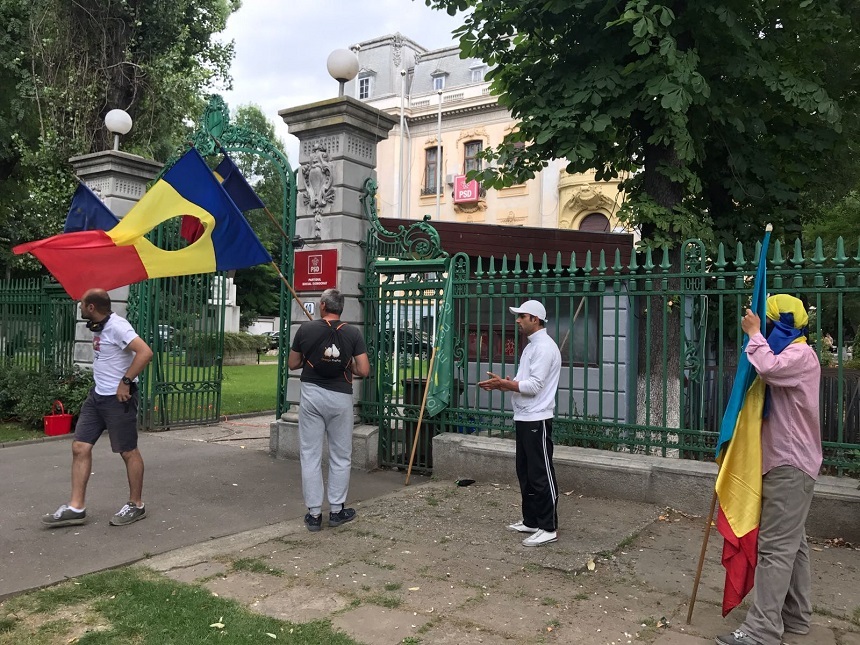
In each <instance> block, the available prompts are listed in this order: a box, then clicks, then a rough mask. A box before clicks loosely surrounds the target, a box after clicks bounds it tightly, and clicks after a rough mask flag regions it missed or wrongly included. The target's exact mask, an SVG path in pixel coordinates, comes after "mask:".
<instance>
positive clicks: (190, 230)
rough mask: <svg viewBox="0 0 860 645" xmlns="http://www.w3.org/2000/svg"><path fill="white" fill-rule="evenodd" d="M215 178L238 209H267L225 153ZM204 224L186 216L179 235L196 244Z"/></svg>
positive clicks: (216, 170)
mask: <svg viewBox="0 0 860 645" xmlns="http://www.w3.org/2000/svg"><path fill="white" fill-rule="evenodd" d="M215 177H216V178H217V179H218V181H220V182H221V185H222V186H223V187H224V190H225V191H227V194H228V195H229V196H230V199H232V200H233V203H234V204H236V207H237V208H238V209H239V210H240V211H242V212H243V213H244V212H245V211H251V210H254V209H255V208H265V207H266V205H265V204H264V203H263V200H262V199H260V197H259V196H258V195H257V193H255V192H254V189H253V188H251V184H249V183H248V182H247V180H246V179H245V177H244V176H243V175H242V172H241V171H240V170H239V168H238V167H237V166H236V164H235V163H233V160H232V159H231V158H230V157H229V156H228V155H227V153H224V158H223V159H222V160H221V163H219V164H218V167H217V168H215ZM203 230H204V227H203V224H202V223H201V222H200V220H198V219H197V218H196V217H193V216H191V215H186V216H185V217H183V218H182V226H181V228H180V232H179V234H180V235H181V236H182V238H183V239H185V240H187V241H188V243H189V244H191V243H194V242H196V241H197V240H199V239H200V236H201V235H203Z"/></svg>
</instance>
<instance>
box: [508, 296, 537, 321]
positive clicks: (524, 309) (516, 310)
mask: <svg viewBox="0 0 860 645" xmlns="http://www.w3.org/2000/svg"><path fill="white" fill-rule="evenodd" d="M508 308H509V309H510V310H511V313H512V314H531V315H532V316H537V317H538V318H540V319H541V320H543V321H544V322H546V307H544V306H543V305H542V304H541V303H540V302H538V301H537V300H526V301H525V302H524V303H523V304H521V305H520V306H519V307H508Z"/></svg>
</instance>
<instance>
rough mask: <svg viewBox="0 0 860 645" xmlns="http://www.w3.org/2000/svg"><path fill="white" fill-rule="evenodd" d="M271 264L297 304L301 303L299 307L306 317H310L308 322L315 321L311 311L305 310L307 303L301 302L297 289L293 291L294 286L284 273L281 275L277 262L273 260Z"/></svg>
mask: <svg viewBox="0 0 860 645" xmlns="http://www.w3.org/2000/svg"><path fill="white" fill-rule="evenodd" d="M270 264H271V265H272V266H273V267H275V271H277V272H278V275H279V276H281V280H282V281H283V283H284V284H285V285H287V289H289V290H290V293H291V294H293V298H295V299H296V302H297V303H299V307H301V308H302V311H304V312H305V315H306V316H307V317H308V320H313V319H314V317H313V316H311V312H310V311H308V310H307V309H305V303H303V302H302V301H301V299H300V298H299V294H297V293H296V290H295V289H293V285H291V284H290V283H289V281H288V280H287V279H286V278H285V277H284V274H283V273H281V270H280V269H279V268H278V265H277V264H275V261H274V260H272V261H271V262H270Z"/></svg>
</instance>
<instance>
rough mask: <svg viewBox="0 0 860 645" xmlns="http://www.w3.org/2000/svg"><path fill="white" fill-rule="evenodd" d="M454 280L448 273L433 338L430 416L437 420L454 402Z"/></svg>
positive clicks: (449, 272) (428, 392)
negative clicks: (452, 391) (452, 395)
mask: <svg viewBox="0 0 860 645" xmlns="http://www.w3.org/2000/svg"><path fill="white" fill-rule="evenodd" d="M453 284H454V276H453V271H451V270H449V271H448V280H447V282H446V283H445V292H444V293H443V294H442V307H441V309H440V310H439V313H438V314H437V316H436V335H435V336H434V338H433V367H432V369H431V371H430V375H429V383H428V384H427V387H428V388H429V389H428V391H427V404H426V406H425V408H424V411H425V413H426V414H427V416H431V417H432V416H436V415H437V414H439V412H441V411H442V410H444V409H445V408H447V407H448V404H449V403H450V402H451V385H452V384H451V378H452V375H453V371H454V370H453V369H452V365H451V363H452V360H453V358H454V351H453V350H454V348H453V343H454V289H453Z"/></svg>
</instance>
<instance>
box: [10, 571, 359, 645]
mask: <svg viewBox="0 0 860 645" xmlns="http://www.w3.org/2000/svg"><path fill="white" fill-rule="evenodd" d="M72 616H73V617H74V618H70V617H72ZM269 642H272V643H284V644H287V645H319V644H320V643H326V644H327V645H328V644H331V645H357V644H356V642H355V641H354V640H352V639H351V638H349V637H348V636H345V635H344V634H341V633H339V632H335V631H334V630H333V629H332V628H331V623H329V622H328V621H316V622H312V623H304V624H296V623H289V622H285V621H281V620H277V619H275V618H269V617H267V616H261V615H259V614H255V613H252V612H251V611H249V610H247V609H246V608H245V607H243V606H242V605H240V604H239V603H237V602H235V601H233V600H228V599H225V598H220V597H216V596H213V595H212V593H211V592H210V591H209V590H208V589H206V588H204V587H202V586H198V585H188V584H182V583H179V582H174V581H173V580H170V579H168V578H166V577H164V576H161V575H159V574H156V573H154V572H151V571H147V570H145V569H140V568H137V567H127V568H124V569H114V570H111V571H104V572H101V573H94V574H91V575H87V576H82V577H80V578H76V579H73V580H70V581H68V582H65V583H63V584H60V585H57V586H56V587H51V588H49V589H44V590H41V591H35V592H31V593H28V594H24V595H21V596H17V597H15V598H12V599H11V600H7V601H5V602H4V603H3V604H2V605H0V645H13V644H14V645H31V644H32V645H35V644H37V643H80V644H81V645H83V644H84V643H86V645H108V644H117V643H129V644H131V643H229V644H231V645H244V644H247V645H252V644H253V645H259V644H260V643H269Z"/></svg>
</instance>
